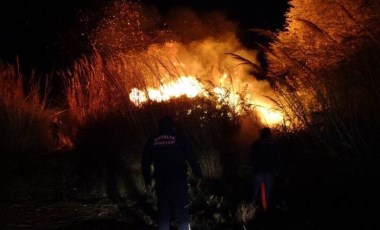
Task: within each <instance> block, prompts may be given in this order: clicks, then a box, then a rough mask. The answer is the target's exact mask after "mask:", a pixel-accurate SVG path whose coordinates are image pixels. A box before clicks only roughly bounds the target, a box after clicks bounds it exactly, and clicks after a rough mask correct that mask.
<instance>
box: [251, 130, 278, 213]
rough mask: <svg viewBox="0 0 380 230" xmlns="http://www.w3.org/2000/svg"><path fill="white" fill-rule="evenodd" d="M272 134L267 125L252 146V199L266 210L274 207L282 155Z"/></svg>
mask: <svg viewBox="0 0 380 230" xmlns="http://www.w3.org/2000/svg"><path fill="white" fill-rule="evenodd" d="M271 136H272V135H271V130H270V128H268V127H265V128H263V129H261V133H260V138H259V139H258V140H256V141H254V142H253V143H252V146H251V165H252V172H253V181H252V182H253V184H252V186H253V194H252V201H253V203H254V204H255V205H256V204H258V207H259V208H261V209H263V210H264V211H268V210H270V209H271V207H272V193H273V187H274V182H275V176H276V174H277V170H278V164H279V157H280V148H279V146H278V145H277V144H276V143H275V142H274V141H273V140H272V137H271ZM259 194H260V195H261V197H260V199H258V198H259V197H258V196H259ZM258 201H259V202H258Z"/></svg>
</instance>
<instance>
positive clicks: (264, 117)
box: [129, 74, 284, 126]
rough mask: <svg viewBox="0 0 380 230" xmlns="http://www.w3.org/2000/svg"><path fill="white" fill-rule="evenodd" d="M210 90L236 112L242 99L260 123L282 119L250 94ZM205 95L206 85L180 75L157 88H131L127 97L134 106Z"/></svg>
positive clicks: (223, 76)
mask: <svg viewBox="0 0 380 230" xmlns="http://www.w3.org/2000/svg"><path fill="white" fill-rule="evenodd" d="M225 78H226V74H223V75H222V78H221V80H224V79H225ZM211 92H212V93H213V94H214V95H215V98H216V101H217V103H218V104H219V105H228V106H229V107H230V108H231V109H232V110H234V111H235V112H236V113H237V114H242V113H243V109H244V108H243V105H242V103H241V102H242V101H244V102H245V103H246V104H247V105H248V104H250V105H252V106H251V107H249V108H250V109H251V111H253V110H254V109H256V112H257V113H258V115H259V117H260V120H261V122H262V123H264V124H266V125H269V126H273V125H276V124H279V123H281V122H282V121H283V120H284V116H283V114H282V113H281V112H280V111H278V110H275V109H274V108H273V106H271V105H270V104H269V103H265V102H263V101H260V100H257V99H253V98H251V96H250V95H246V96H245V98H242V96H241V95H239V94H238V93H236V92H233V91H232V90H228V89H227V88H223V87H214V88H213V89H212V90H211ZM182 96H185V97H188V98H195V97H205V98H209V97H210V96H209V93H207V89H206V87H205V86H204V85H203V84H202V83H201V82H200V81H199V80H197V79H196V78H195V77H193V76H181V77H179V78H178V79H177V80H174V81H170V82H167V83H165V84H162V85H161V86H159V87H158V88H153V87H148V88H147V89H145V90H141V89H137V88H133V89H132V90H131V92H130V94H129V99H130V100H131V102H133V103H134V104H135V105H136V106H141V105H143V104H144V103H146V102H148V101H149V100H150V101H155V102H162V101H168V100H170V99H175V98H179V97H182Z"/></svg>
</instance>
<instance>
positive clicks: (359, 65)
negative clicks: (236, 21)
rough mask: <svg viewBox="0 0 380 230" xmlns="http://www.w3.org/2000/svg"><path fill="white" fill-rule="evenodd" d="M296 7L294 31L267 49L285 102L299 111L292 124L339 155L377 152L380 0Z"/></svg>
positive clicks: (290, 19)
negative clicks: (301, 128)
mask: <svg viewBox="0 0 380 230" xmlns="http://www.w3.org/2000/svg"><path fill="white" fill-rule="evenodd" d="M290 4H291V5H292V6H293V7H292V8H290V10H289V12H288V13H287V27H286V30H284V31H281V32H279V33H278V34H277V39H276V40H275V41H273V42H272V44H271V46H270V48H269V49H268V50H267V56H268V60H269V79H270V80H271V82H272V85H273V86H274V88H275V89H276V92H277V95H278V96H279V98H281V100H279V101H280V102H281V103H282V104H283V108H284V109H285V110H287V111H288V113H290V114H294V116H290V117H294V118H295V119H293V120H292V121H291V122H292V123H301V124H302V127H304V128H307V129H308V130H309V131H311V132H312V133H313V137H314V139H316V140H318V141H319V142H318V143H321V142H322V143H324V146H325V147H328V148H329V149H330V150H331V151H332V152H334V153H335V154H337V155H336V156H339V157H350V156H353V155H352V154H354V155H356V156H358V155H362V156H363V155H365V154H370V153H372V154H373V153H374V152H375V151H374V150H375V147H376V143H377V142H378V138H379V135H378V130H379V125H380V120H379V118H378V116H376V115H375V114H378V113H379V110H378V106H376V105H378V104H379V102H380V101H379V99H380V98H379V93H378V92H379V89H380V84H379V81H378V79H377V77H375V76H378V74H379V71H380V69H379V67H378V65H377V64H376V62H378V61H379V58H380V43H379V40H378V39H376V38H378V37H379V34H380V31H379V30H378V28H379V16H378V15H379V12H380V7H379V5H378V3H377V2H376V1H367V2H366V4H363V5H362V3H360V1H356V2H347V1H334V2H326V3H322V4H321V3H320V2H319V1H314V0H309V1H298V0H293V1H291V2H290ZM329 15H331V17H330V16H329ZM332 15H334V16H332ZM338 153H339V154H338ZM340 153H342V154H340Z"/></svg>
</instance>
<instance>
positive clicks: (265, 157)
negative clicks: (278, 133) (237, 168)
mask: <svg viewBox="0 0 380 230" xmlns="http://www.w3.org/2000/svg"><path fill="white" fill-rule="evenodd" d="M280 155H281V151H280V148H279V146H278V145H277V144H276V143H275V142H273V141H272V140H270V139H268V140H267V139H259V140H257V141H255V142H253V143H252V145H251V164H252V170H253V172H254V173H276V172H277V170H278V166H279V157H280Z"/></svg>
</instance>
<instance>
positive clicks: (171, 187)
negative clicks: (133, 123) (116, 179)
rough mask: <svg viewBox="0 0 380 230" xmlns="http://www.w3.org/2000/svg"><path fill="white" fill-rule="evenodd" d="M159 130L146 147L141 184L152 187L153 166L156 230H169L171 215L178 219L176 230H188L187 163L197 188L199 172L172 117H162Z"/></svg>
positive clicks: (196, 162)
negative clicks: (156, 211)
mask: <svg viewBox="0 0 380 230" xmlns="http://www.w3.org/2000/svg"><path fill="white" fill-rule="evenodd" d="M159 129H160V130H159V134H158V135H157V136H155V137H153V138H152V139H150V140H149V141H148V142H147V143H146V146H145V150H144V153H143V156H142V173H143V177H144V182H145V185H146V186H148V187H150V186H151V181H152V176H151V165H152V164H153V167H154V174H153V177H154V179H155V183H156V195H157V206H158V215H159V221H158V225H159V230H169V228H170V221H171V212H172V211H174V213H175V215H176V217H177V220H178V229H179V230H189V229H190V223H189V198H188V191H187V189H188V183H187V172H188V166H187V162H188V163H189V164H190V166H191V169H192V171H193V173H194V174H195V176H196V177H197V178H198V184H199V182H200V179H201V177H202V171H201V168H200V165H199V162H198V158H197V156H196V155H195V154H194V152H193V151H192V147H191V145H190V143H189V141H188V140H187V139H186V138H185V137H183V136H180V135H178V134H177V133H176V130H175V122H174V120H173V118H172V117H170V116H164V117H162V118H161V119H160V121H159Z"/></svg>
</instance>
